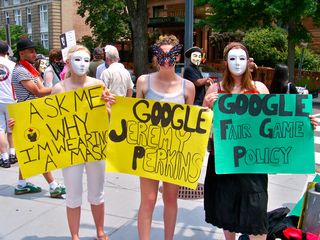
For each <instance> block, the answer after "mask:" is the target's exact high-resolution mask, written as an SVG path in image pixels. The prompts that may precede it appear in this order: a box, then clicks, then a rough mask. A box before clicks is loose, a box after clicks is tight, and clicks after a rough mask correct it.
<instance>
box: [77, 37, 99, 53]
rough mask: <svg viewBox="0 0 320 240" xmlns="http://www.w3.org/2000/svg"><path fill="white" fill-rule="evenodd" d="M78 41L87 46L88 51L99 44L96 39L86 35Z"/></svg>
mask: <svg viewBox="0 0 320 240" xmlns="http://www.w3.org/2000/svg"><path fill="white" fill-rule="evenodd" d="M79 43H80V44H81V45H83V46H85V47H86V48H88V49H89V51H90V52H92V51H93V49H94V48H95V47H97V46H99V44H98V43H97V42H96V40H95V39H94V38H93V37H91V36H88V35H85V36H83V37H82V38H81V40H80V42H79Z"/></svg>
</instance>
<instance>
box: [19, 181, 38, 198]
mask: <svg viewBox="0 0 320 240" xmlns="http://www.w3.org/2000/svg"><path fill="white" fill-rule="evenodd" d="M38 192H41V187H37V186H35V185H33V184H32V183H29V182H27V185H26V186H24V187H22V186H21V185H17V186H16V187H15V189H14V194H15V195H21V194H27V193H38Z"/></svg>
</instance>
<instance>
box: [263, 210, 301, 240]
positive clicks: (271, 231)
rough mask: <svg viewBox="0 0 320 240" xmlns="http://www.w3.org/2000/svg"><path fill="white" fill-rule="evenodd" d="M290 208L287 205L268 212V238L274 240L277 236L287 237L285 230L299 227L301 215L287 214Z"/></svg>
mask: <svg viewBox="0 0 320 240" xmlns="http://www.w3.org/2000/svg"><path fill="white" fill-rule="evenodd" d="M289 212H290V209H289V208H287V207H283V208H277V209H275V210H273V211H271V212H268V222H269V228H268V235H267V240H274V239H276V238H280V239H286V237H285V236H284V235H283V232H282V231H283V230H284V229H286V228H289V227H297V225H298V221H299V217H297V216H287V214H288V213H289Z"/></svg>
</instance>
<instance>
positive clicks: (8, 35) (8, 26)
mask: <svg viewBox="0 0 320 240" xmlns="http://www.w3.org/2000/svg"><path fill="white" fill-rule="evenodd" d="M6 40H7V43H8V45H9V46H10V47H11V34H10V25H9V24H8V23H6Z"/></svg>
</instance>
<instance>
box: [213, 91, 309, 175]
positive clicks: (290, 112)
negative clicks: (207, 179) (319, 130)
mask: <svg viewBox="0 0 320 240" xmlns="http://www.w3.org/2000/svg"><path fill="white" fill-rule="evenodd" d="M311 111H312V101H311V96H310V95H298V94H297V95H290V94H266V95H263V94H253V95H250V94H224V95H220V96H219V99H218V101H217V103H216V104H215V105H214V112H215V118H214V128H213V131H214V145H215V162H216V172H217V173H314V167H315V165H314V139H313V138H314V135H313V129H312V127H311V124H310V119H309V118H308V116H309V115H310V114H311Z"/></svg>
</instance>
